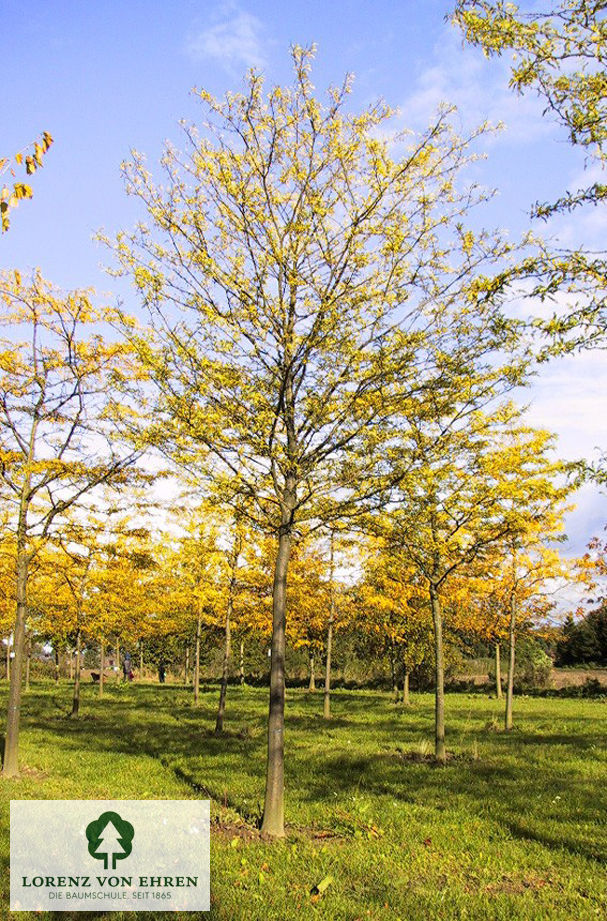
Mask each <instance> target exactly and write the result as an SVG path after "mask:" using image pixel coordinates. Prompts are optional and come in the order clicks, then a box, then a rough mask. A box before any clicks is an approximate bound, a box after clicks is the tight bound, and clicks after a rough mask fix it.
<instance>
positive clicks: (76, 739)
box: [26, 688, 605, 917]
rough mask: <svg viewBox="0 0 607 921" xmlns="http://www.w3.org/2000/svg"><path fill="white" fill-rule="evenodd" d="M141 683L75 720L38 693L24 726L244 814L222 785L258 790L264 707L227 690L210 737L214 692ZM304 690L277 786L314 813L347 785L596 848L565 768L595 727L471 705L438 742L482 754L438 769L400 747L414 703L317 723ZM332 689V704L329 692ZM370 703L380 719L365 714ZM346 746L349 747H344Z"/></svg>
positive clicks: (547, 839) (420, 729)
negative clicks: (536, 726) (541, 722)
mask: <svg viewBox="0 0 607 921" xmlns="http://www.w3.org/2000/svg"><path fill="white" fill-rule="evenodd" d="M141 691H143V693H141V694H139V693H137V692H136V693H135V694H133V693H131V694H130V695H128V696H127V695H124V696H123V695H122V694H120V693H119V692H118V691H117V692H116V693H115V694H108V696H107V698H105V699H104V700H103V701H98V700H95V701H94V702H92V701H91V700H90V699H89V700H86V701H85V702H84V707H83V717H82V718H81V719H78V720H71V719H69V718H66V717H64V716H62V717H61V718H58V717H57V715H56V709H57V705H56V701H55V700H54V699H51V698H50V697H49V695H46V697H44V699H42V697H43V696H41V700H40V701H39V705H42V707H43V712H42V715H41V713H40V709H38V708H37V712H36V713H33V714H30V715H28V716H27V717H26V725H28V726H29V727H31V728H35V729H38V730H40V731H42V732H44V734H45V736H46V737H47V738H48V737H49V735H50V737H51V739H52V737H53V736H55V737H56V739H57V741H58V742H59V740H60V741H61V744H62V745H63V746H64V747H65V746H70V747H72V748H73V749H77V750H81V751H87V750H88V751H95V750H96V751H108V752H118V753H124V754H135V753H136V754H143V755H147V756H149V757H151V758H154V759H157V760H158V761H160V762H161V763H162V764H163V765H164V766H165V767H166V768H167V769H168V770H170V771H172V772H173V773H174V775H175V776H176V777H178V778H179V779H181V780H183V781H184V782H186V783H187V784H188V785H189V786H190V787H191V788H192V790H194V791H195V792H197V793H202V794H203V795H205V796H210V797H211V798H212V799H214V800H215V801H217V802H218V803H223V804H225V805H228V806H230V807H231V808H233V809H235V810H236V811H237V812H240V814H241V815H242V816H243V818H245V819H246V820H248V821H250V820H251V815H250V814H249V813H248V810H247V809H246V808H244V806H243V802H240V801H239V799H238V798H237V797H232V796H230V795H229V793H228V788H227V787H228V785H229V784H232V786H233V785H234V778H235V777H236V776H238V777H239V783H240V787H241V790H242V787H243V784H244V787H246V788H248V789H250V790H256V791H257V792H258V793H260V792H261V791H260V789H259V787H260V783H261V781H262V778H263V770H264V763H265V746H266V735H265V712H260V708H259V703H260V698H259V697H258V695H255V696H254V697H250V698H241V699H237V692H235V693H234V695H233V698H232V701H233V703H234V704H236V703H237V704H238V720H237V721H234V722H232V723H231V725H229V727H228V731H227V732H226V733H224V734H223V735H221V736H214V735H213V734H212V726H213V725H214V720H215V705H216V700H215V697H213V698H212V699H211V700H203V702H202V705H201V706H200V707H198V708H194V707H193V706H192V704H191V703H188V702H187V699H186V698H185V696H184V698H183V699H182V700H180V699H179V698H177V699H176V698H175V695H174V694H172V693H170V694H167V695H166V696H165V695H164V693H163V692H164V689H163V690H162V691H160V692H158V691H157V689H154V688H150V689H149V690H148V689H141ZM310 697H312V695H306V697H305V698H304V699H303V700H302V699H301V698H300V699H298V700H297V705H296V708H294V710H292V711H291V712H289V713H288V715H287V733H288V734H292V735H291V742H292V744H291V748H290V750H289V749H288V750H287V788H288V795H294V798H297V799H299V800H300V802H302V803H306V802H307V803H310V804H313V803H316V804H319V806H320V808H319V813H320V811H321V810H324V808H325V807H326V806H329V804H330V803H337V802H339V799H341V802H342V803H343V799H344V798H346V797H348V796H350V795H352V794H354V793H360V794H368V795H370V796H389V797H391V798H393V799H394V800H395V801H396V802H402V803H403V805H404V804H405V803H411V804H414V805H418V806H424V807H428V808H430V809H434V810H436V811H445V810H448V809H456V808H459V809H463V811H464V814H465V815H469V816H470V815H471V816H478V817H482V818H484V819H488V820H489V821H491V822H494V823H496V825H498V826H501V827H502V828H503V829H505V830H507V832H508V833H509V834H511V835H512V836H513V837H514V838H518V839H525V840H530V841H536V842H538V843H539V844H541V845H543V846H545V847H548V848H559V849H562V848H564V849H566V850H567V851H569V852H570V853H572V854H579V855H581V856H584V857H587V858H590V859H592V860H598V859H601V857H604V856H605V850H604V848H603V847H602V846H601V842H600V841H597V840H595V838H593V837H592V833H591V830H590V828H589V827H588V826H590V824H591V823H592V822H593V821H594V816H595V815H598V804H597V795H600V793H601V791H598V793H597V789H596V784H595V783H594V782H593V780H592V778H591V777H581V776H576V773H575V771H576V767H575V761H574V758H573V756H579V753H580V752H582V751H583V752H584V753H586V752H587V750H588V749H589V748H591V747H592V746H593V745H594V746H597V747H598V750H600V748H601V741H602V740H601V736H600V734H599V733H592V734H585V735H583V736H581V737H580V736H577V735H575V734H574V733H567V732H559V733H557V734H556V735H548V734H546V733H545V732H544V731H542V730H539V731H538V730H535V731H534V730H533V727H531V728H530V729H529V731H528V732H525V731H520V730H516V731H515V732H513V733H502V732H498V733H488V732H487V731H486V730H483V728H482V721H483V719H484V718H485V717H484V715H483V714H478V713H477V714H475V716H474V719H475V726H474V728H473V729H470V727H469V725H468V724H467V723H466V724H465V726H464V728H463V729H462V728H461V727H460V728H459V729H458V728H457V727H454V728H453V730H452V731H451V732H450V733H449V738H448V744H449V747H451V748H454V749H455V750H456V751H457V750H458V749H460V748H461V747H462V746H463V745H465V746H468V748H469V745H470V741H471V739H476V738H477V737H479V734H481V733H482V735H483V738H484V741H485V743H486V748H488V747H489V746H490V747H491V749H492V751H490V752H489V753H488V754H485V752H483V754H482V755H481V756H480V757H479V758H478V760H473V758H472V756H470V759H469V760H465V759H454V760H453V761H452V762H449V763H448V764H447V765H446V766H445V767H442V768H437V767H436V766H434V765H431V764H427V763H423V762H415V761H411V760H406V758H405V757H403V755H406V752H407V749H408V748H410V747H413V746H414V745H415V744H416V743H419V741H420V738H422V737H423V738H427V735H428V729H429V720H428V713H427V712H425V711H424V710H422V709H420V710H419V711H416V712H412V711H407V710H404V711H397V710H395V711H394V713H393V715H392V714H388V715H386V714H385V704H386V702H387V701H386V700H383V701H382V700H380V701H378V698H377V696H373V695H368V697H369V698H371V699H372V701H373V710H374V713H373V714H371V716H370V715H369V700H368V699H366V698H365V699H363V695H360V696H358V695H357V696H356V697H348V698H347V704H348V709H349V711H351V713H349V717H350V718H345V717H344V716H343V715H341V714H339V715H338V716H337V717H336V718H335V719H334V720H331V721H329V722H328V723H325V722H324V721H323V720H322V718H321V717H320V715H319V713H318V712H317V711H318V708H317V704H318V701H317V700H314V699H312V700H310ZM335 698H336V702H338V703H339V709H341V704H342V701H341V700H340V695H339V694H338V693H337V694H336V695H335ZM319 699H320V697H319ZM44 710H46V713H45V712H44ZM49 710H50V713H51V718H49V717H48V713H49ZM382 710H383V711H384V712H383V713H382ZM302 711H303V712H302ZM380 713H381V716H382V718H381V719H372V717H373V716H375V715H376V714H377V715H379V714H380ZM316 717H317V719H316ZM371 720H372V721H371ZM369 727H370V728H371V729H372V732H373V736H372V737H369V732H368V728H369ZM370 742H371V745H370ZM288 743H289V738H288V736H287V745H288ZM397 744H398V745H399V746H401V750H400V752H399V751H397V750H396V745H397ZM350 745H352V746H355V747H354V748H351V749H350V750H348V748H349V746H350ZM555 745H558V746H563V747H566V748H568V749H570V752H571V758H570V759H569V761H570V763H568V764H566V761H567V759H561V758H557V759H554V756H551V755H550V754H548V755H546V750H547V749H548V751H549V750H550V747H552V746H555ZM361 747H362V748H363V751H362V752H361V751H360V748H361ZM534 747H535V749H536V752H534ZM357 748H358V749H359V750H358V751H357V750H356V749H357ZM365 749H366V750H365ZM369 749H371V750H369ZM517 749H523V750H524V751H525V756H524V759H522V763H521V760H519V761H518V762H515V761H513V759H512V758H510V759H509V758H508V754H509V753H510V754H511V755H513V754H516V753H517ZM553 759H554V760H553ZM289 787H291V793H289ZM560 794H564V795H563V797H561V795H560ZM239 795H241V794H239ZM336 795H337V797H338V798H339V799H338V800H336ZM321 804H324V806H323V805H321ZM330 811H331V810H330V808H329V814H330ZM323 814H325V815H326V812H324V813H323ZM584 822H586V823H588V826H587V827H586V828H585V827H584V826H583V825H582V824H580V823H584ZM102 916H103V915H101V916H100V917H102ZM63 917H65V915H63Z"/></svg>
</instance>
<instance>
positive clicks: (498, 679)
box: [495, 643, 503, 700]
mask: <svg viewBox="0 0 607 921" xmlns="http://www.w3.org/2000/svg"><path fill="white" fill-rule="evenodd" d="M501 658H502V657H501V649H500V644H499V643H496V644H495V693H496V695H497V699H498V700H501V699H502V696H503V692H502V662H501Z"/></svg>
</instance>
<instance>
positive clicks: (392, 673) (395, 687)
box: [390, 637, 398, 700]
mask: <svg viewBox="0 0 607 921" xmlns="http://www.w3.org/2000/svg"><path fill="white" fill-rule="evenodd" d="M390 682H391V684H392V697H393V698H394V700H398V685H397V683H396V664H395V662H394V639H393V637H390Z"/></svg>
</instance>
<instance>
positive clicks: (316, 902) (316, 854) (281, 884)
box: [0, 684, 607, 921]
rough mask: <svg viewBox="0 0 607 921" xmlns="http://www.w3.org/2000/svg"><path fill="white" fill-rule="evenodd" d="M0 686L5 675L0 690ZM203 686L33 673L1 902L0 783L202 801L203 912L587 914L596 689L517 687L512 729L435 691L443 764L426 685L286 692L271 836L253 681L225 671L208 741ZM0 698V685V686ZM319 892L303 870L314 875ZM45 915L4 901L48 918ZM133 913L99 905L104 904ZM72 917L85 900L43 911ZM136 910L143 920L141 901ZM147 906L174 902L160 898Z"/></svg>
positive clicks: (280, 916)
mask: <svg viewBox="0 0 607 921" xmlns="http://www.w3.org/2000/svg"><path fill="white" fill-rule="evenodd" d="M3 693H4V695H5V694H6V691H5V690H4V692H3ZM216 699H217V692H216V689H210V690H207V691H205V692H204V693H203V694H202V695H201V705H200V706H199V707H198V708H195V707H194V706H193V704H192V702H191V699H190V694H189V693H188V692H186V691H184V690H182V689H179V688H175V687H170V686H169V687H163V688H160V687H156V686H151V685H150V686H129V687H124V686H115V687H108V689H107V692H106V696H105V698H104V699H103V700H101V701H99V699H98V698H97V697H96V694H95V690H94V689H93V688H92V687H86V688H85V689H84V695H83V704H82V716H81V718H80V719H78V720H70V719H68V718H67V716H66V714H67V711H68V710H69V702H70V689H69V687H68V685H67V684H65V685H61V686H59V687H58V688H55V687H54V686H51V685H42V684H40V685H34V686H33V688H32V690H31V692H30V693H29V694H28V695H27V696H26V698H25V702H24V708H23V730H22V737H21V759H22V763H23V765H24V766H25V768H26V770H25V771H24V773H23V774H22V776H21V777H20V778H18V779H16V780H12V781H11V780H3V781H2V782H0V794H1V796H2V799H3V807H2V810H1V814H0V860H1V862H2V867H3V874H2V886H1V891H0V904H1V905H2V906H4V907H5V909H4V911H5V916H6V917H8V915H9V912H8V909H7V906H8V897H9V894H8V819H9V808H8V802H9V800H10V799H29V798H37V799H45V798H48V799H70V798H74V799H78V798H85V799H86V798H90V799H103V798H116V799H163V798H168V799H182V798H184V799H187V798H195V797H198V796H202V797H205V798H206V797H210V798H211V816H212V823H213V825H212V838H211V891H212V908H211V912H210V913H209V914H206V915H201V917H207V918H211V919H217V921H219V919H221V921H240V919H242V921H255V919H263V921H273V919H277V921H291V919H308V918H318V919H334V921H342V919H343V921H354V919H367V918H373V919H403V921H418V919H419V921H421V919H424V921H425V919H430V921H434V919H437V921H438V919H449V921H451V919H454V921H455V919H457V921H459V919H479V921H480V919H483V921H484V919H495V921H501V919H504V921H505V919H509V921H511V919H521V921H552V919H554V921H557V919H558V921H561V919H562V921H570V919H576V921H585V919H594V918H605V917H607V911H606V908H605V906H606V905H607V888H606V885H605V874H604V861H605V857H606V856H607V834H606V825H605V817H606V814H607V811H606V809H605V806H606V802H605V786H606V781H607V752H606V750H605V745H604V742H605V737H604V719H605V715H606V714H607V704H606V703H605V702H604V701H600V700H596V701H595V700H552V699H550V700H539V699H521V700H519V701H517V704H516V719H517V723H518V725H517V728H516V729H515V730H514V731H513V732H512V733H509V734H506V733H504V732H502V731H501V730H500V726H501V717H502V707H501V704H500V703H499V702H498V701H496V700H492V699H489V698H486V697H482V696H479V695H474V696H470V697H468V696H466V695H463V694H457V695H456V694H453V695H449V696H448V700H447V727H448V748H449V749H450V750H451V751H452V752H453V753H454V757H453V758H452V760H450V762H449V763H448V764H447V765H446V766H445V767H443V768H438V767H435V766H434V765H433V764H432V762H431V761H430V760H429V759H428V758H427V757H426V755H427V753H428V752H430V751H431V737H432V712H433V711H432V708H433V699H432V696H431V695H417V696H416V697H415V698H414V704H413V706H411V707H410V708H406V709H403V708H402V707H399V706H396V705H394V704H393V703H392V702H391V700H390V698H389V696H388V695H387V694H382V693H378V692H364V691H358V692H355V691H340V692H336V693H335V694H334V697H333V714H334V716H333V719H332V720H331V721H330V722H329V723H326V722H325V721H324V720H323V719H322V716H321V713H322V696H321V694H320V693H316V694H314V693H308V692H306V691H301V690H297V691H289V693H288V715H287V731H286V746H287V822H288V837H287V840H286V841H284V842H277V843H268V842H265V841H262V840H261V839H260V838H259V837H258V834H257V832H256V828H255V826H256V822H257V821H258V819H259V817H260V814H261V805H262V796H263V784H264V781H263V775H264V768H265V731H264V726H265V715H266V707H267V691H265V690H264V689H250V688H247V689H241V688H230V690H229V701H228V713H227V721H226V729H227V731H226V733H225V734H224V735H223V736H222V737H220V738H215V737H214V736H213V735H212V732H211V730H212V727H213V725H214V717H215V706H216ZM0 702H2V703H3V702H4V700H3V699H2V700H1V701H0ZM329 875H330V876H331V877H332V881H331V882H330V884H329V885H328V886H327V888H326V889H325V890H324V892H323V893H322V895H318V894H314V891H313V890H314V887H315V885H316V884H318V883H319V882H320V881H321V880H323V879H324V878H325V877H327V876H329ZM54 914H55V913H47V914H45V913H37V914H36V915H34V914H30V913H20V915H18V916H17V917H22V918H30V917H31V918H32V919H33V918H34V917H37V918H44V917H48V918H50V917H51V916H53V915H54ZM133 914H134V913H132V912H131V913H128V914H127V913H125V914H123V913H118V912H115V913H108V914H107V917H108V918H109V919H114V921H119V919H120V918H123V917H124V918H126V917H129V918H130V917H133ZM72 916H73V917H74V918H75V919H81V921H84V919H86V918H87V917H92V918H102V917H106V915H105V914H104V913H102V912H91V913H90V914H89V913H82V912H78V913H69V912H65V913H61V914H57V917H58V918H60V919H61V918H63V919H67V918H69V917H72ZM141 917H142V918H144V919H145V918H150V917H152V915H151V914H149V913H141ZM154 917H158V918H165V917H166V918H181V917H183V918H184V919H186V918H191V917H192V914H183V915H182V914H181V913H168V912H167V913H162V912H158V913H156V914H155V915H154Z"/></svg>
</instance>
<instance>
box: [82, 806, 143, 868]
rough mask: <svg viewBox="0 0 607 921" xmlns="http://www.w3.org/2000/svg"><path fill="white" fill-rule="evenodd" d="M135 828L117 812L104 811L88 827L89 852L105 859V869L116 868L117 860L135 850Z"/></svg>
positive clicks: (93, 855)
mask: <svg viewBox="0 0 607 921" xmlns="http://www.w3.org/2000/svg"><path fill="white" fill-rule="evenodd" d="M134 835H135V829H134V828H133V826H132V825H131V823H130V822H127V821H125V820H124V819H122V818H121V817H120V816H119V815H118V813H117V812H102V813H101V815H100V816H99V818H98V819H96V820H95V821H93V822H90V823H89V824H88V825H87V827H86V837H87V839H88V842H89V854H90V855H91V857H94V858H95V860H103V869H104V870H115V869H116V861H117V860H124V859H125V858H126V857H128V856H129V854H130V853H131V851H132V850H133V837H134Z"/></svg>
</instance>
